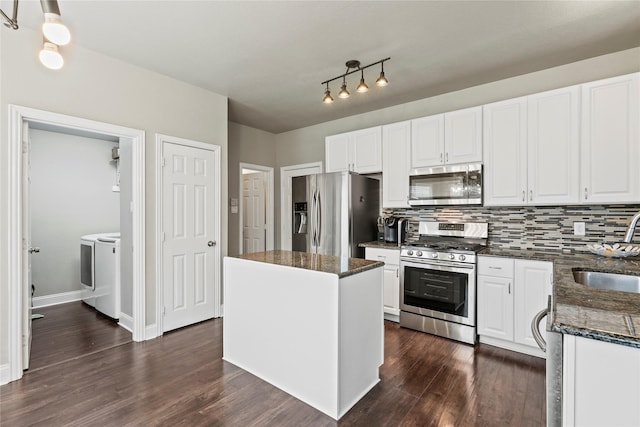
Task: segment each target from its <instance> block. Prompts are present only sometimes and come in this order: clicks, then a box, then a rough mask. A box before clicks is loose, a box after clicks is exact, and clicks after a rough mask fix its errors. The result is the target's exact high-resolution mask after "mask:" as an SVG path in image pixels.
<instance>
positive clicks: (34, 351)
mask: <svg viewBox="0 0 640 427" xmlns="http://www.w3.org/2000/svg"><path fill="white" fill-rule="evenodd" d="M33 313H39V314H43V315H44V318H42V319H34V320H33V321H32V322H31V330H32V335H31V336H32V340H31V362H30V366H29V372H33V371H35V370H37V369H42V368H44V367H47V366H51V365H54V364H57V363H61V362H65V361H68V360H70V359H74V358H76V357H81V356H84V355H87V354H89V353H94V352H97V351H103V350H106V349H108V348H111V347H115V346H118V345H121V344H124V343H127V342H131V341H132V340H131V333H130V332H128V331H127V330H126V329H124V328H121V327H120V326H118V324H117V322H116V321H115V320H113V319H109V318H108V317H107V316H104V315H103V314H101V313H99V312H98V311H96V310H95V309H94V308H92V307H89V306H88V305H86V304H84V303H82V302H80V301H76V302H71V303H68V304H60V305H54V306H51V307H42V308H38V309H35V310H33Z"/></svg>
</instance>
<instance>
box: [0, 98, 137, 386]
mask: <svg viewBox="0 0 640 427" xmlns="http://www.w3.org/2000/svg"><path fill="white" fill-rule="evenodd" d="M8 110H9V123H8V127H9V140H8V147H7V150H8V156H9V158H8V169H9V170H8V171H7V172H8V180H7V181H8V185H7V187H8V209H7V213H6V218H7V226H8V230H9V231H8V236H7V237H8V239H7V240H8V242H7V243H8V244H7V263H8V268H7V279H8V292H7V293H8V301H7V303H6V304H7V305H6V306H7V308H8V316H9V324H8V325H7V326H8V349H7V350H8V355H9V368H8V369H9V381H15V380H17V379H20V378H22V366H23V361H22V316H23V312H24V310H26V308H27V307H23V305H24V304H23V302H22V294H23V292H27V287H26V286H23V279H24V278H23V273H22V261H23V243H22V241H23V231H22V221H23V220H22V209H23V208H22V190H23V189H22V178H23V177H22V174H23V170H22V132H23V129H22V127H23V123H25V122H27V123H38V124H47V125H53V126H57V127H61V128H65V129H69V130H75V131H85V132H91V133H98V134H104V135H109V136H114V137H120V138H130V139H131V140H132V158H131V163H132V171H131V172H132V177H133V179H132V181H133V182H132V187H133V188H132V193H133V194H132V199H133V202H132V206H131V215H132V218H133V236H132V240H133V253H132V257H133V297H132V298H133V301H132V302H133V319H134V322H133V334H132V335H133V340H134V341H142V340H144V334H145V328H144V322H145V317H146V316H145V228H144V224H145V220H144V216H145V204H144V202H145V169H144V160H145V159H144V154H145V134H144V131H142V130H138V129H131V128H127V127H123V126H118V125H113V124H109V123H103V122H96V121H93V120H88V119H83V118H79V117H73V116H67V115H63V114H58V113H52V112H49V111H44V110H37V109H34V108H28V107H22V106H18V105H9V107H8Z"/></svg>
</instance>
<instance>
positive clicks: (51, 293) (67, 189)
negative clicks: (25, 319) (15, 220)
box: [28, 125, 133, 329]
mask: <svg viewBox="0 0 640 427" xmlns="http://www.w3.org/2000/svg"><path fill="white" fill-rule="evenodd" d="M72 133H73V134H72ZM29 139H30V152H29V159H30V166H29V178H30V179H29V219H28V220H29V221H30V236H31V246H32V247H33V248H37V249H36V250H37V252H36V253H32V256H31V257H30V258H31V279H32V280H31V283H32V284H33V285H32V291H33V298H32V303H33V307H34V309H36V310H37V308H38V307H44V306H48V305H53V304H59V303H65V302H71V301H78V300H82V301H83V302H84V303H85V304H86V305H87V306H89V307H93V308H94V309H95V310H96V311H97V312H100V313H102V314H104V315H106V316H108V317H109V318H111V319H113V320H118V321H121V320H122V319H123V318H124V320H125V322H124V323H125V326H126V324H127V323H130V322H128V321H127V320H130V319H131V317H132V311H133V309H132V288H131V280H130V277H131V275H130V274H126V272H127V271H131V257H130V256H122V248H123V246H124V245H123V243H124V244H126V243H127V241H130V239H131V217H130V214H129V212H128V209H126V207H127V206H128V205H129V202H128V200H130V199H131V194H130V193H131V191H130V189H131V176H130V170H131V167H130V161H131V157H130V155H127V153H130V152H131V142H129V141H125V140H123V141H120V140H119V138H117V137H112V136H105V135H97V134H90V133H87V132H74V131H73V130H70V129H66V128H65V129H62V128H60V129H58V128H52V127H47V126H45V125H41V126H38V127H36V128H33V127H31V128H30V129H29ZM123 154H124V155H123ZM122 200H124V201H126V202H124V203H123V202H122ZM129 246H130V245H127V246H126V247H129ZM33 255H35V256H33ZM123 272H124V274H123ZM123 278H124V280H123ZM127 278H129V279H127ZM120 324H122V322H121V323H120ZM127 329H129V328H127Z"/></svg>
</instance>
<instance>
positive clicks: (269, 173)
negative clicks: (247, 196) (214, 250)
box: [238, 162, 274, 254]
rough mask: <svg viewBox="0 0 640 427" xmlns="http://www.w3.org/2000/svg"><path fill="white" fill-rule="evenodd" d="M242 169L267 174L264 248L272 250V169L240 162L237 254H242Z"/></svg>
mask: <svg viewBox="0 0 640 427" xmlns="http://www.w3.org/2000/svg"><path fill="white" fill-rule="evenodd" d="M243 169H253V170H256V171H258V172H265V173H266V174H267V186H268V187H269V188H268V189H267V194H265V199H266V201H267V208H266V212H265V221H266V223H267V229H266V230H265V242H264V248H265V250H267V251H270V250H273V242H274V226H273V224H274V218H273V217H274V215H273V210H274V209H273V208H274V204H273V199H274V196H273V193H274V191H273V168H272V167H269V166H262V165H254V164H251V163H243V162H240V166H239V170H238V174H239V177H238V178H239V179H238V199H239V200H238V224H239V225H240V227H239V230H238V239H239V240H238V241H239V246H238V253H239V254H242V253H243V250H242V246H243V241H242V226H243V222H242V211H243V210H244V203H243V202H242V200H243V199H242V170H243Z"/></svg>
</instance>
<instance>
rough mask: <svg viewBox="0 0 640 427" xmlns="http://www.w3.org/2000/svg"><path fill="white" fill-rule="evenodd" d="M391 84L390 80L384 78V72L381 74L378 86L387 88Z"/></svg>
mask: <svg viewBox="0 0 640 427" xmlns="http://www.w3.org/2000/svg"><path fill="white" fill-rule="evenodd" d="M388 84H389V80H387V78H386V77H385V76H384V71H381V72H380V77H378V80H376V85H378V86H386V85H388Z"/></svg>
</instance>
